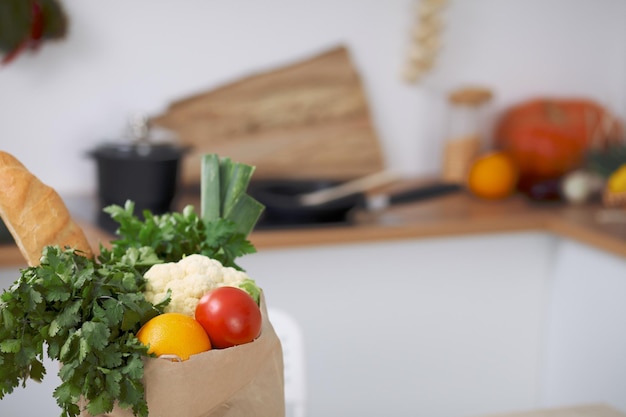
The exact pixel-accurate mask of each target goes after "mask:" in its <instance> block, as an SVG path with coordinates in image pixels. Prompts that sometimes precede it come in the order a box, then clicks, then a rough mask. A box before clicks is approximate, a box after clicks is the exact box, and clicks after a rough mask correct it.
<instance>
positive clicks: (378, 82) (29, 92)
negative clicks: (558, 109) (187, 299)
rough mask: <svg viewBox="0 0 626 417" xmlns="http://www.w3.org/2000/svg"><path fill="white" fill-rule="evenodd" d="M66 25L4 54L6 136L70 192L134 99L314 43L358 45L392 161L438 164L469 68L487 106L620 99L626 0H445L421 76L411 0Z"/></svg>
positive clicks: (214, 4)
mask: <svg viewBox="0 0 626 417" xmlns="http://www.w3.org/2000/svg"><path fill="white" fill-rule="evenodd" d="M62 3H63V4H64V6H65V8H66V10H67V13H68V15H69V18H70V24H71V26H70V32H69V36H68V37H67V39H65V40H64V41H62V42H58V43H48V44H45V45H44V47H43V48H42V49H41V50H40V51H39V52H38V53H37V54H29V55H25V56H22V57H20V58H19V59H18V60H17V61H15V62H13V63H12V64H11V65H9V66H7V67H4V68H2V69H0V109H1V111H0V149H3V150H7V151H9V152H12V153H14V154H15V155H16V156H17V157H18V158H20V159H21V160H22V161H23V162H24V163H25V164H26V165H27V166H28V167H29V168H31V169H32V170H33V171H34V172H35V174H36V175H38V176H40V177H41V178H42V179H44V181H45V182H47V183H49V184H50V185H52V186H53V187H55V188H57V189H58V190H59V191H61V192H62V193H65V194H72V193H84V192H91V191H94V187H95V166H94V164H93V162H92V161H91V160H89V159H88V158H86V157H85V152H86V151H87V150H89V149H91V148H92V147H94V146H95V145H96V144H97V143H99V142H100V141H102V140H104V139H110V138H116V137H118V136H119V135H120V134H121V133H122V131H123V129H124V124H125V120H126V117H127V116H128V114H129V113H130V112H134V111H146V112H158V111H160V110H161V109H163V108H164V107H165V106H166V105H167V104H168V103H169V102H170V101H172V100H174V99H177V98H181V97H183V96H185V95H187V94H192V93H197V92H200V91H203V90H205V89H210V88H213V87H216V86H218V85H220V84H222V83H225V82H228V81H232V80H234V79H236V78H238V77H240V76H243V75H248V74H249V73H251V72H254V71H258V70H264V69H269V68H272V67H274V66H276V65H282V64H284V63H289V62H292V61H293V60H296V59H300V58H303V57H306V56H309V55H310V54H314V53H317V52H319V51H321V50H324V49H326V48H328V47H331V46H334V45H335V44H337V43H340V42H341V43H345V44H347V45H348V46H349V47H350V49H351V50H352V52H353V55H354V59H355V62H356V65H357V66H358V67H359V69H360V71H361V73H362V75H363V78H364V82H365V85H366V88H367V90H368V93H369V96H370V101H371V106H372V111H373V116H374V118H375V121H376V123H377V126H378V130H379V133H380V137H381V141H382V143H383V146H384V149H385V151H386V156H387V159H388V162H389V164H390V165H391V166H392V167H393V168H394V169H396V170H399V171H402V172H405V173H407V174H408V175H414V174H430V173H436V172H437V171H438V168H439V152H440V151H439V148H440V144H441V140H442V135H443V130H444V129H443V124H444V122H445V117H444V113H443V109H444V107H443V96H444V94H445V92H446V91H448V90H449V89H451V88H453V87H456V86H458V85H460V84H463V83H483V84H486V85H489V86H491V87H493V89H494V91H495V92H496V94H497V97H496V100H495V101H494V103H493V104H494V107H493V108H494V112H497V111H498V110H499V109H500V108H501V107H502V106H505V105H508V104H510V103H512V102H515V101H517V100H520V99H523V98H526V97H529V96H532V95H537V94H551V95H587V96H590V97H593V98H596V99H598V100H599V101H601V102H603V103H604V104H606V105H607V106H609V107H610V108H611V109H613V110H614V111H616V112H617V113H618V114H620V115H624V114H626V110H625V108H626V99H625V96H626V25H624V24H623V18H624V16H626V2H624V1H623V0H450V1H449V2H448V7H447V9H446V13H445V16H444V17H445V22H446V31H445V33H444V39H443V41H444V49H443V50H442V54H441V56H440V59H439V62H438V64H437V67H436V71H435V72H434V73H432V74H431V75H430V76H429V77H427V78H426V79H425V80H424V82H423V83H422V84H420V85H408V84H405V83H404V82H403V81H402V80H401V79H400V77H399V74H400V71H401V68H402V66H403V64H404V54H405V51H406V48H407V43H408V37H409V35H408V32H409V27H410V25H411V23H412V21H413V16H412V10H413V8H412V6H413V2H412V0H384V1H383V0H378V1H376V0H317V1H308V2H304V1H300V2H294V1H288V0H264V1H256V2H253V1H241V0H240V1H228V2H227V1H215V0H213V1H208V0H176V1H175V0H161V1H149V0H136V1H132V2H129V1H124V0H107V1H93V0H92V1H85V0H62Z"/></svg>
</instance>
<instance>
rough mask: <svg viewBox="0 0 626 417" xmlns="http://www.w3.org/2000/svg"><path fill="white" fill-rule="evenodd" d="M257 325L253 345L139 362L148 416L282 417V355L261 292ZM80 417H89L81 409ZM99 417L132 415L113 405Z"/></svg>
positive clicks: (130, 416) (283, 407) (283, 413)
mask: <svg viewBox="0 0 626 417" xmlns="http://www.w3.org/2000/svg"><path fill="white" fill-rule="evenodd" d="M260 304H261V313H262V317H263V324H262V327H261V335H260V336H259V338H257V339H256V340H255V341H253V342H251V343H247V344H244V345H240V346H234V347H231V348H227V349H214V350H210V351H208V352H204V353H201V354H198V355H194V356H192V357H190V358H189V360H187V361H184V362H170V361H169V360H166V359H157V358H147V359H146V360H145V370H144V386H145V390H146V400H147V401H148V408H149V412H150V417H252V416H258V417H284V416H285V391H284V374H283V352H282V346H281V344H280V340H279V339H278V336H277V335H276V332H275V331H274V328H273V327H272V324H271V323H270V321H269V318H268V315H267V307H266V305H265V298H264V296H263V294H261V303H260ZM81 415H83V416H89V414H88V413H87V412H86V411H85V412H83V414H81ZM99 417H133V413H132V410H130V409H121V408H119V407H117V406H116V407H115V408H114V409H113V411H112V412H111V413H109V414H106V415H102V416H99Z"/></svg>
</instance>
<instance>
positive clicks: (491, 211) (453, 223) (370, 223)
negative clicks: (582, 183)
mask: <svg viewBox="0 0 626 417" xmlns="http://www.w3.org/2000/svg"><path fill="white" fill-rule="evenodd" d="M519 231H549V232H553V233H556V234H557V235H559V236H562V237H566V238H570V239H574V240H577V241H580V242H583V243H586V244H589V245H592V246H594V247H597V248H599V249H602V250H605V251H607V252H610V253H613V254H615V255H618V256H621V257H625V258H626V210H608V209H604V208H603V207H601V206H600V205H599V204H597V205H591V204H590V205H584V206H569V205H565V204H555V203H533V202H529V201H528V200H527V199H526V198H524V197H523V196H514V197H511V198H509V199H507V200H504V201H483V200H479V199H477V198H474V197H473V196H471V195H468V194H467V193H459V194H455V195H449V196H445V197H439V198H436V199H433V200H429V201H422V202H419V203H412V204H405V205H399V206H395V207H390V208H388V209H386V210H384V211H382V212H380V213H359V214H358V215H357V216H356V218H355V225H354V226H345V227H317V228H314V229H307V230H283V231H258V232H254V233H253V234H252V235H251V240H252V243H254V245H255V246H256V247H257V248H258V249H264V248H284V247H294V246H307V245H323V244H340V243H351V242H366V241H384V240H397V239H416V238H426V237H445V236H460V235H468V234H482V233H508V232H519Z"/></svg>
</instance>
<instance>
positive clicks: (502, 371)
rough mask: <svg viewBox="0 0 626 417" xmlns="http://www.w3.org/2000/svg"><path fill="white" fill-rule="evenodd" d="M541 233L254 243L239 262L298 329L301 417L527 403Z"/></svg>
mask: <svg viewBox="0 0 626 417" xmlns="http://www.w3.org/2000/svg"><path fill="white" fill-rule="evenodd" d="M556 243H557V240H556V238H554V237H552V235H549V234H541V233H519V234H507V235H485V236H471V237H458V238H437V239H420V240H407V241H395V242H377V243H364V244H352V245H342V246H324V247H316V248H310V247H307V248H296V249H281V250H275V251H269V250H263V251H262V252H259V253H257V254H254V255H249V256H246V257H244V258H242V260H241V264H242V266H244V267H245V268H246V269H247V271H248V273H249V274H251V276H252V277H253V278H255V279H256V280H257V282H258V283H259V284H260V285H261V286H262V287H263V288H264V291H265V293H266V299H267V302H268V304H269V305H271V306H274V307H278V308H281V309H283V310H286V311H288V312H290V313H292V314H293V315H294V317H295V318H296V319H297V320H298V321H299V323H300V324H301V326H302V327H303V331H304V337H305V345H306V349H307V352H306V357H307V367H308V392H309V407H308V411H309V413H308V415H309V416H311V417H324V416H357V415H360V416H384V415H387V416H429V417H451V416H473V415H480V414H488V413H495V412H499V411H508V410H514V409H525V408H531V407H534V406H535V405H536V404H537V400H538V397H537V394H538V390H537V382H538V380H539V379H540V375H541V370H540V368H539V366H540V357H541V351H542V343H543V338H542V337H543V332H542V323H543V322H544V319H545V310H546V299H545V295H546V283H547V282H548V280H549V277H548V273H549V272H551V268H550V266H551V265H552V262H553V257H554V254H555V250H556Z"/></svg>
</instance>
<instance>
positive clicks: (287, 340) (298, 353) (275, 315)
mask: <svg viewBox="0 0 626 417" xmlns="http://www.w3.org/2000/svg"><path fill="white" fill-rule="evenodd" d="M267 314H268V316H269V319H270V322H271V323H272V326H273V327H274V330H275V331H276V335H277V336H278V338H279V339H280V343H281V345H282V348H283V362H284V371H285V408H286V417H304V416H305V414H306V400H307V398H306V364H305V354H304V340H303V335H302V329H301V327H300V325H299V324H298V322H297V321H296V320H295V319H294V318H293V317H292V316H291V315H290V314H289V313H287V312H285V311H283V310H281V309H278V308H268V312H267Z"/></svg>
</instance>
